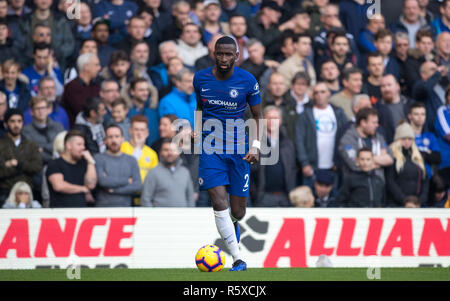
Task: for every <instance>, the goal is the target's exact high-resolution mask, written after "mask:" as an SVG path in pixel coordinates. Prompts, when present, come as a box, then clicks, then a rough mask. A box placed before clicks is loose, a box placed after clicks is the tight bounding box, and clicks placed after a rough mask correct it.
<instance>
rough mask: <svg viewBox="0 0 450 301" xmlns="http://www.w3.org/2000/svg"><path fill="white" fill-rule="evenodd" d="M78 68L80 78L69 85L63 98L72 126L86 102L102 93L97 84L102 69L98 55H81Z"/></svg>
mask: <svg viewBox="0 0 450 301" xmlns="http://www.w3.org/2000/svg"><path fill="white" fill-rule="evenodd" d="M77 67H78V70H79V73H78V76H77V77H76V78H75V79H74V80H72V81H70V82H69V83H68V84H67V86H66V87H65V89H64V94H63V97H62V102H63V104H64V106H65V108H66V110H67V114H68V115H69V120H70V124H71V125H73V124H74V122H75V117H76V116H77V114H78V113H79V112H81V110H82V109H83V105H84V103H85V102H86V100H87V99H88V98H89V97H95V96H98V95H99V92H100V84H98V83H97V82H96V78H97V76H98V73H99V72H100V68H101V67H100V61H99V59H98V57H97V55H95V54H92V53H84V54H82V55H80V56H79V57H78V59H77Z"/></svg>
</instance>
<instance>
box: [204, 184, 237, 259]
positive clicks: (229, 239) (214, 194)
mask: <svg viewBox="0 0 450 301" xmlns="http://www.w3.org/2000/svg"><path fill="white" fill-rule="evenodd" d="M208 194H209V197H210V198H211V201H212V206H213V210H214V219H215V222H216V227H217V231H218V232H219V234H220V236H221V237H222V239H223V241H224V242H225V245H226V246H227V247H228V250H229V251H230V253H231V256H232V257H233V261H234V262H236V261H238V260H242V259H241V255H240V250H239V245H238V242H237V240H236V235H235V229H234V225H233V222H232V220H231V217H230V213H229V210H228V200H227V191H226V188H225V186H216V187H213V188H210V189H208Z"/></svg>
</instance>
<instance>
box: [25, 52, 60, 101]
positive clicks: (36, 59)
mask: <svg viewBox="0 0 450 301" xmlns="http://www.w3.org/2000/svg"><path fill="white" fill-rule="evenodd" d="M23 74H24V75H25V76H26V77H27V78H28V80H29V87H30V89H31V96H33V97H34V96H36V95H37V93H38V83H39V80H41V78H43V77H45V76H50V77H51V78H53V79H54V81H55V83H56V96H61V95H62V94H63V91H64V83H63V76H62V73H61V69H59V67H58V64H57V62H55V61H53V58H52V55H51V48H50V45H48V44H45V43H39V44H35V45H34V49H33V65H31V66H29V67H28V68H26V69H25V70H24V71H23Z"/></svg>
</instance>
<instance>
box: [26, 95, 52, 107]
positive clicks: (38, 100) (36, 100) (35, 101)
mask: <svg viewBox="0 0 450 301" xmlns="http://www.w3.org/2000/svg"><path fill="white" fill-rule="evenodd" d="M41 102H45V104H46V105H47V106H48V105H49V101H48V100H47V98H45V97H44V96H41V95H36V96H34V97H33V98H31V100H30V108H31V109H33V108H34V107H35V106H36V105H37V104H38V103H41Z"/></svg>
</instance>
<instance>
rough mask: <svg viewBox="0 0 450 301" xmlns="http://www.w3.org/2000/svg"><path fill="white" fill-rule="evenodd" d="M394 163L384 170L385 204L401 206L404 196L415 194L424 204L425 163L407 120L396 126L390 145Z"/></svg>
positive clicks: (425, 189) (425, 198)
mask: <svg viewBox="0 0 450 301" xmlns="http://www.w3.org/2000/svg"><path fill="white" fill-rule="evenodd" d="M390 149H391V151H392V154H393V156H394V164H393V165H391V166H389V167H388V168H387V171H386V185H387V200H388V202H387V205H388V206H389V207H403V206H404V200H405V198H406V197H408V196H411V195H415V196H417V197H418V198H419V199H420V203H421V204H425V203H426V201H427V196H428V180H427V175H426V171H425V163H424V161H423V158H422V155H421V154H420V152H419V149H418V148H417V145H416V143H415V140H414V130H413V128H412V127H411V125H410V124H409V123H407V122H403V123H401V124H400V125H398V126H397V129H396V130H395V136H394V142H393V143H392V144H391V145H390Z"/></svg>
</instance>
